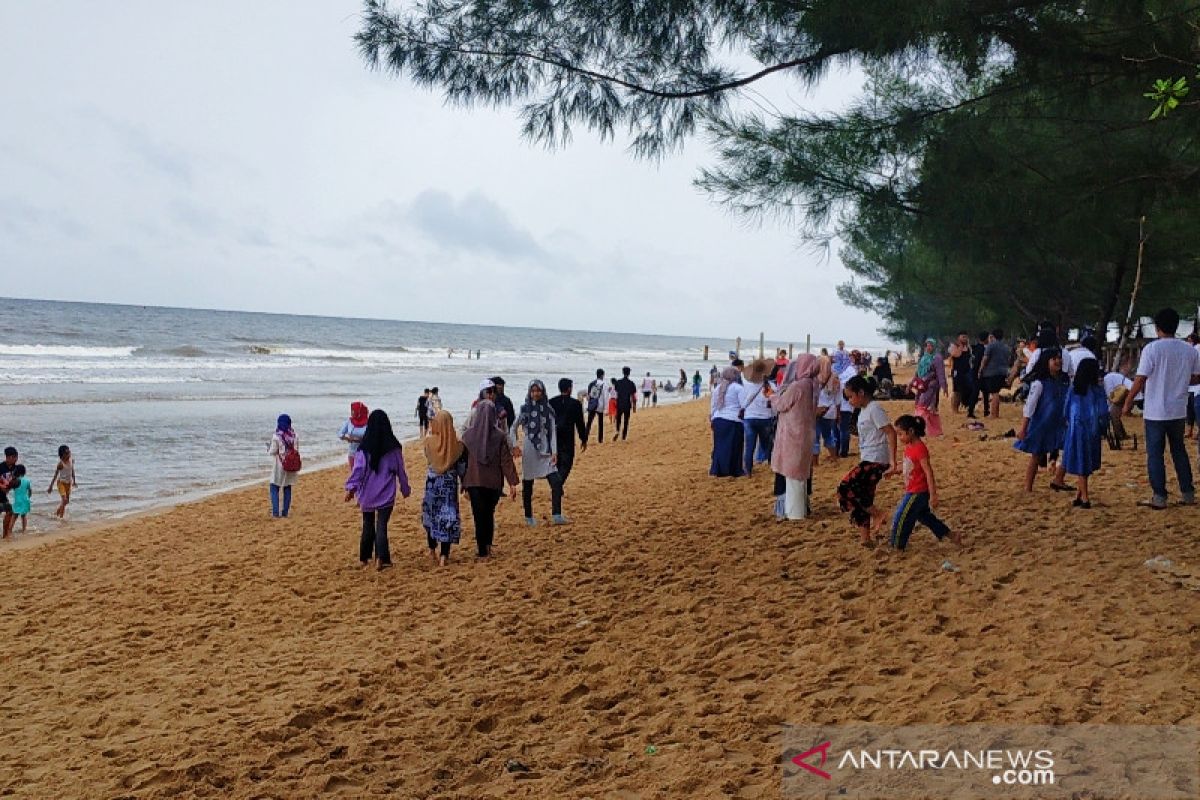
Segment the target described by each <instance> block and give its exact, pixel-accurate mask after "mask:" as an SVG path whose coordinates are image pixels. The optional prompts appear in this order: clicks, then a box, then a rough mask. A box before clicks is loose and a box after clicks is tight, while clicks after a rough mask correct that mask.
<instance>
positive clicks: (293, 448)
mask: <svg viewBox="0 0 1200 800" xmlns="http://www.w3.org/2000/svg"><path fill="white" fill-rule="evenodd" d="M299 452H300V444H299V439H298V438H297V437H296V432H295V431H294V430H292V418H291V417H289V416H288V415H287V414H280V415H279V419H277V420H276V421H275V433H274V434H272V435H271V443H270V444H269V445H267V453H268V454H269V455H270V456H271V461H272V467H271V516H272V517H275V518H278V517H286V516H287V515H288V510H289V509H290V508H291V507H292V487H293V486H294V485H295V484H296V478H297V476H298V475H299V474H300V472H299V470H295V471H292V470H287V469H284V467H285V466H290V464H285V463H284V461H285V460H289V461H290V459H291V458H294V456H291V455H289V454H290V453H297V454H298V453H299ZM280 489H283V509H282V513H280V508H279V490H280Z"/></svg>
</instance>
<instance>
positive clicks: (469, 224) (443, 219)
mask: <svg viewBox="0 0 1200 800" xmlns="http://www.w3.org/2000/svg"><path fill="white" fill-rule="evenodd" d="M405 218H406V220H407V222H409V223H410V224H411V225H413V226H414V227H415V228H416V229H417V230H419V231H420V232H421V233H422V234H424V235H425V236H426V237H427V238H429V239H430V240H431V241H433V242H435V243H437V244H438V245H440V246H441V247H443V248H445V249H447V250H465V251H468V252H473V253H486V254H490V255H493V256H496V257H498V258H500V259H502V260H506V261H507V260H512V259H520V260H527V261H532V262H545V261H546V260H547V258H548V256H549V254H548V253H547V252H546V250H545V248H544V247H542V245H540V244H538V242H537V240H536V239H534V237H533V235H532V234H530V233H529V231H527V230H525V229H523V228H520V227H518V226H517V225H515V224H514V223H513V222H512V220H511V219H510V218H509V216H508V213H507V212H506V211H505V210H504V209H503V208H501V207H500V206H499V205H497V204H496V203H495V202H494V201H493V200H491V199H490V198H488V197H486V196H485V195H483V194H480V193H479V192H471V193H470V194H468V195H466V196H465V197H463V198H462V199H461V200H458V201H455V199H454V198H453V197H451V196H450V195H449V194H448V193H446V192H442V191H438V190H436V189H426V190H425V191H423V192H421V193H420V194H419V195H417V196H416V198H414V199H413V202H412V204H411V205H410V206H409V207H408V209H407V212H406V213H405Z"/></svg>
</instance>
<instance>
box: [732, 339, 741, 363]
mask: <svg viewBox="0 0 1200 800" xmlns="http://www.w3.org/2000/svg"><path fill="white" fill-rule="evenodd" d="M733 357H734V358H741V357H742V337H740V336H739V337H737V341H736V342H734V343H733Z"/></svg>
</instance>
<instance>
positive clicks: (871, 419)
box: [858, 402, 892, 464]
mask: <svg viewBox="0 0 1200 800" xmlns="http://www.w3.org/2000/svg"><path fill="white" fill-rule="evenodd" d="M889 424H890V423H889V422H888V417H887V412H886V411H884V410H883V406H882V405H880V404H879V403H875V402H872V403H870V404H869V405H868V406H867V407H866V408H864V409H861V410H860V411H859V412H858V453H859V457H860V458H861V459H862V460H863V461H873V462H874V463H876V464H891V463H892V453H891V450H890V448H889V447H888V441H887V434H885V433H884V432H883V430H882V428H884V427H886V426H887V425H889Z"/></svg>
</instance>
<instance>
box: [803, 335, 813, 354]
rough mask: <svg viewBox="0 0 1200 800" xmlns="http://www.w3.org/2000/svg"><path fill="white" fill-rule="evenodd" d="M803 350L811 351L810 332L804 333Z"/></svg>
mask: <svg viewBox="0 0 1200 800" xmlns="http://www.w3.org/2000/svg"><path fill="white" fill-rule="evenodd" d="M804 352H806V353H811V352H812V334H811V333H806V334H804Z"/></svg>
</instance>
